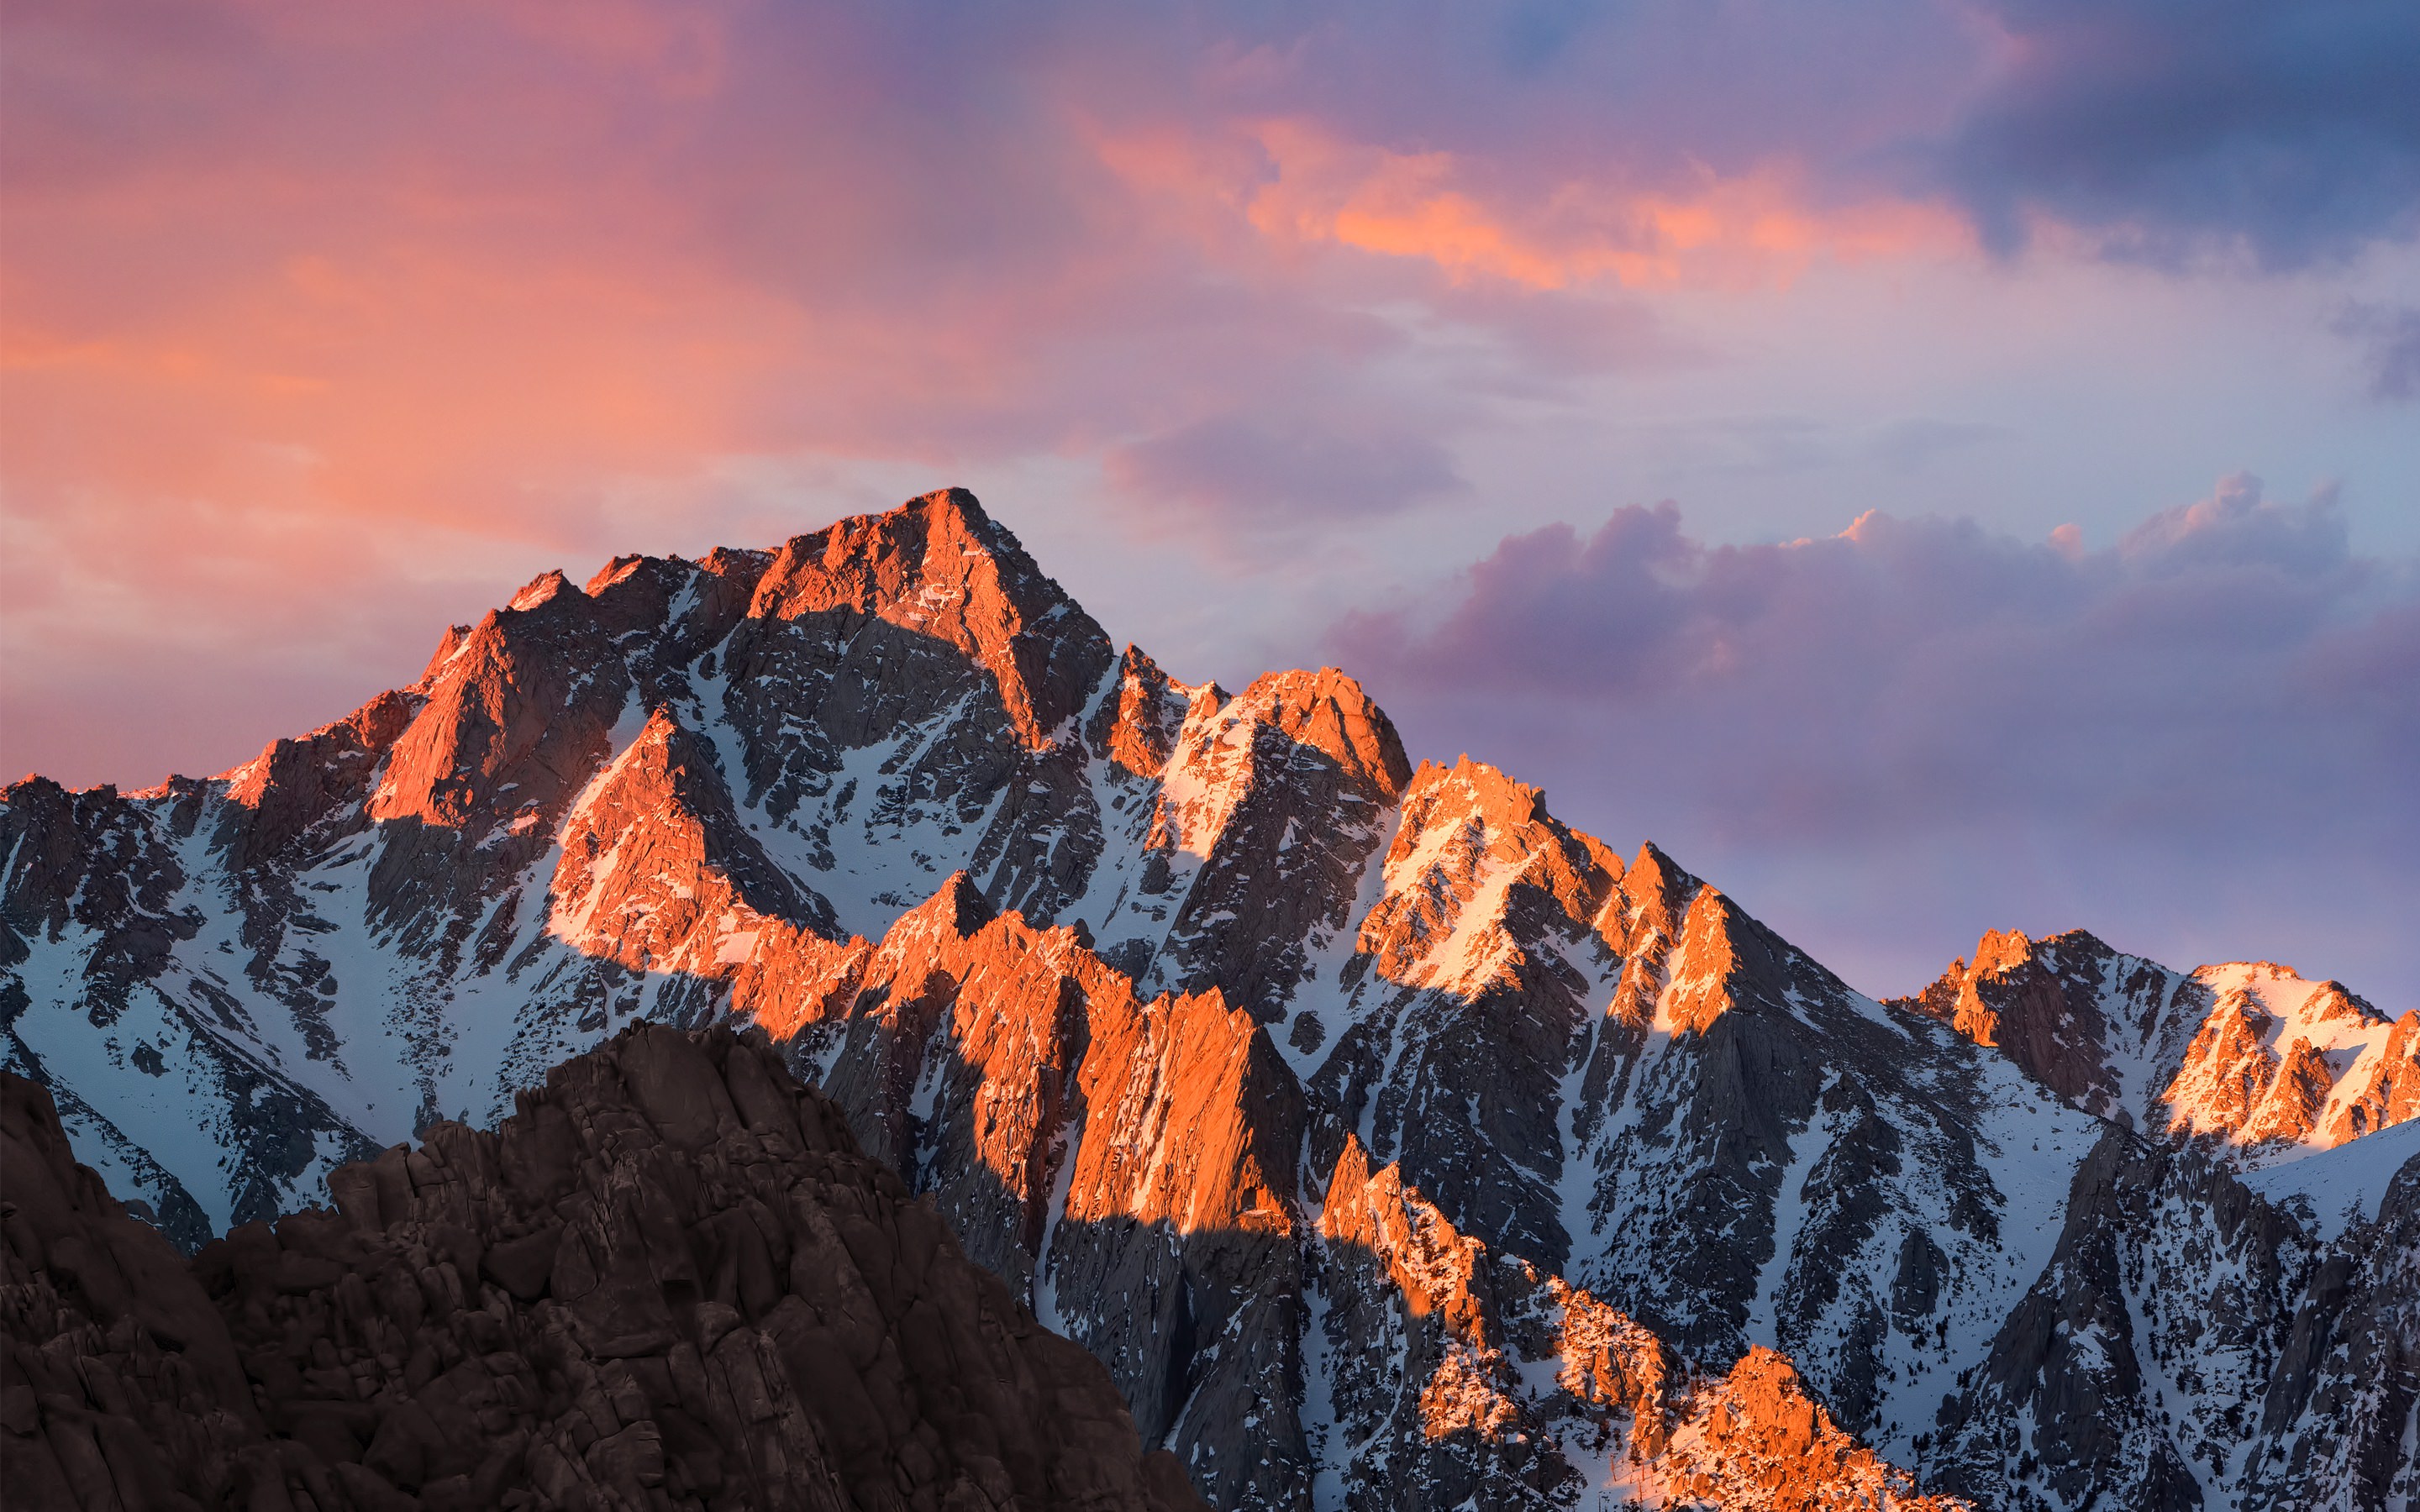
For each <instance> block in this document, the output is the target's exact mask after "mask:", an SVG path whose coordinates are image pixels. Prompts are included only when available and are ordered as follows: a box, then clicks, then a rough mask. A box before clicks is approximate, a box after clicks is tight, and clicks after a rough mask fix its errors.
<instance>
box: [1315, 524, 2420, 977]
mask: <svg viewBox="0 0 2420 1512" xmlns="http://www.w3.org/2000/svg"><path fill="white" fill-rule="evenodd" d="M1331 644H1332V650H1333V653H1334V655H1335V656H1337V657H1338V658H1339V659H1340V661H1341V662H1342V664H1344V665H1348V666H1353V667H1357V668H1358V669H1361V670H1362V671H1363V672H1364V675H1365V676H1366V678H1367V680H1368V681H1369V683H1370V685H1371V687H1373V691H1374V692H1375V693H1376V694H1377V696H1378V697H1379V700H1380V702H1382V703H1384V704H1386V705H1387V707H1388V709H1389V710H1390V711H1391V712H1393V713H1394V714H1395V716H1396V717H1397V719H1398V721H1399V722H1400V723H1402V724H1403V725H1404V729H1405V732H1406V735H1407V738H1408V739H1410V740H1411V741H1412V742H1413V743H1414V744H1415V745H1418V746H1421V747H1423V748H1426V749H1428V750H1430V751H1431V752H1437V753H1443V754H1447V755H1450V754H1451V751H1452V749H1453V748H1463V747H1467V748H1469V749H1470V750H1471V751H1472V752H1473V753H1474V754H1477V755H1481V756H1482V757H1484V758H1486V759H1488V760H1491V761H1495V762H1497V764H1500V765H1503V766H1505V767H1507V768H1508V769H1510V770H1512V771H1514V772H1516V773H1519V774H1521V775H1523V776H1525V777H1527V778H1528V779H1530V780H1534V781H1542V782H1544V784H1545V785H1546V786H1547V788H1548V792H1549V796H1550V799H1551V800H1552V801H1553V802H1554V803H1555V806H1556V808H1557V810H1558V811H1559V812H1564V813H1566V814H1567V815H1568V816H1569V817H1573V818H1575V820H1578V821H1581V822H1584V823H1588V824H1590V825H1591V826H1603V829H1604V831H1605V832H1606V833H1607V834H1608V835H1609V836H1610V837H1611V838H1614V839H1616V840H1617V841H1621V840H1625V839H1636V838H1637V837H1640V836H1652V837H1654V838H1656V839H1658V840H1660V841H1665V842H1666V843H1668V844H1669V845H1670V846H1672V847H1673V848H1674V849H1675V850H1676V851H1677V852H1678V853H1679V854H1681V855H1682V856H1683V859H1684V861H1689V862H1693V863H1694V864H1695V865H1696V866H1697V867H1698V868H1699V870H1701V871H1702V872H1705V873H1707V874H1709V875H1710V876H1713V877H1714V878H1715V879H1717V880H1718V881H1723V882H1724V884H1725V885H1726V886H1727V887H1731V888H1732V889H1733V890H1735V891H1738V892H1740V893H1741V895H1742V896H1743V897H1744V898H1745V900H1746V901H1747V903H1748V904H1749V906H1750V907H1751V908H1757V909H1760V910H1761V911H1762V912H1763V913H1765V914H1766V916H1767V917H1768V918H1772V919H1773V920H1774V921H1775V922H1776V923H1777V924H1779V925H1781V926H1782V928H1783V930H1784V933H1789V934H1792V937H1793V938H1799V939H1801V941H1802V943H1805V944H1807V945H1808V946H1810V948H1814V949H1816V950H1817V953H1818V954H1819V955H1820V956H1823V957H1824V958H1825V959H1827V960H1834V959H1836V956H1837V959H1838V964H1843V965H1844V966H1845V967H1848V968H1850V969H1852V974H1853V976H1854V971H1855V969H1857V968H1862V969H1864V970H1866V971H1868V972H1869V973H1871V974H1872V976H1873V978H1874V979H1876V980H1869V981H1867V982H1865V983H1863V984H1864V985H1868V986H1869V987H1872V988H1874V989H1876V990H1889V991H1903V990H1907V989H1908V988H1910V987H1911V986H1912V985H1913V984H1914V982H1915V980H1916V978H1917V976H1919V975H1920V974H1921V973H1922V972H1923V971H1925V970H1927V969H1929V968H1931V967H1933V966H1936V965H1937V964H1939V963H1938V961H1937V960H1935V957H1936V956H1940V955H1942V953H1943V952H1944V951H1945V950H1946V949H1948V948H1950V947H1952V946H1954V945H1956V944H1959V943H1962V942H1966V941H1971V939H1972V937H1973V936H1974V935H1975V934H1977V933H1980V931H1981V930H1983V929H1984V928H1986V927H2011V926H2014V927H2023V928H2025V929H2028V930H2032V931H2035V932H2037V933H2042V932H2049V931H2055V930H2058V929H2063V928H2068V927H2072V926H2076V925H2085V926H2087V927H2091V928H2093V929H2095V930H2096V931H2098V932H2100V933H2103V934H2104V935H2105V936H2106V937H2108V938H2110V939H2111V941H2112V942H2113V943H2115V944H2117V945H2118V946H2119V947H2120V948H2121V949H2136V950H2140V951H2144V952H2146V953H2151V954H2155V955H2160V954H2163V952H2164V958H2165V959H2168V960H2170V961H2171V962H2172V964H2181V965H2191V964H2196V963H2197V962H2199V961H2201V960H2204V959H2214V958H2218V957H2220V956H2228V957H2232V956H2237V955H2242V954H2243V953H2245V952H2247V951H2251V952H2255V953H2259V952H2263V951H2266V952H2270V953H2274V954H2277V955H2279V956H2281V957H2284V958H2286V959H2288V960H2290V961H2292V962H2293V963H2294V964H2297V965H2298V966H2301V967H2302V968H2303V969H2305V970H2308V971H2315V972H2319V973H2325V974H2334V975H2337V976H2340V977H2343V978H2345V979H2346V980H2348V981H2350V983H2351V984H2352V985H2353V986H2354V987H2355V989H2356V990H2357V991H2359V990H2366V991H2369V992H2371V993H2373V994H2377V995H2380V1000H2381V1003H2384V1002H2386V1001H2388V1000H2393V1001H2395V1002H2397V1003H2398V1004H2400V1005H2402V1006H2412V1003H2411V1001H2410V1000H2411V998H2412V993H2411V991H2410V986H2409V984H2410V982H2411V981H2412V980H2414V970H2415V967H2420V939H2415V937H2414V935H2413V932H2412V928H2411V923H2412V891H2411V887H2410V884H2411V878H2412V859H2411V858H2412V856H2414V855H2420V784H2415V783H2414V782H2413V781H2412V753H2413V752H2414V751H2420V697H2415V696H2414V689H2420V564H2415V563H2410V562H2402V563H2394V562H2386V561H2381V560H2377V559H2373V558H2366V557H2364V556H2361V555H2358V554H2355V553H2353V552H2352V551H2350V549H2349V548H2348V546H2347V543H2346V537H2345V531H2344V527H2343V523H2342V520H2341V518H2340V517H2339V516H2338V514H2337V511H2336V509H2335V504H2334V501H2332V500H2331V499H2329V498H2327V497H2325V496H2321V497H2319V498H2316V499H2313V500H2311V501H2307V502H2304V503H2300V504H2284V503H2278V502H2275V501H2269V500H2266V499H2264V498H2263V497H2262V492H2261V489H2260V486H2259V484H2258V483H2257V481H2255V480H2252V479H2249V478H2242V477H2237V478H2231V479H2228V480H2226V482H2224V483H2222V484H2221V485H2220V486H2219V487H2218V489H2217V490H2216V491H2215V492H2214V493H2213V494H2211V496H2210V497H2209V498H2206V499H2204V500H2201V501H2198V502H2195V503H2192V504H2189V505H2183V506H2180V507H2178V508H2175V509H2171V510H2167V511H2165V512H2164V513H2161V514H2159V515H2156V516H2154V517H2151V518H2149V519H2148V520H2146V521H2144V522H2143V523H2142V524H2141V525H2140V526H2138V527H2137V528H2136V529H2135V530H2133V532H2130V533H2128V534H2127V535H2126V536H2125V537H2124V538H2123V539H2121V540H2119V541H2118V542H2117V543H2115V544H2114V545H2112V546H2109V547H2106V548H2101V549H2097V550H2088V549H2086V548H2084V546H2083V543H2082V542H2081V541H2080V539H2078V538H2077V536H2076V533H2075V532H2072V531H2068V530H2062V531H2061V532H2057V533H2056V534H2055V536H2054V538H2053V539H2052V540H2051V541H2049V542H2045V543H2040V544H2026V543H2022V542H2018V541H2014V540H2010V539H2008V538H2006V537H2002V536H1996V535H1993V534H1992V533H1990V532H1985V531H1983V530H1981V529H1980V528H1978V527H1977V526H1976V525H1974V524H1973V523H1972V522H1969V521H1958V520H1946V519H1933V518H1925V519H1895V518H1892V517H1888V516H1885V515H1880V514H1869V515H1868V516H1866V517H1862V518H1860V519H1859V520H1857V521H1856V523H1855V524H1854V525H1853V526H1852V527H1851V528H1850V529H1849V530H1848V531H1846V532H1843V533H1842V534H1840V535H1838V536H1836V537H1832V538H1830V539H1825V540H1811V541H1799V542H1794V543H1791V544H1788V545H1777V546H1753V547H1708V546H1706V545H1705V544H1703V543H1701V542H1699V541H1698V540H1695V539H1693V538H1691V537H1690V536H1689V535H1688V534H1687V533H1686V532H1685V531H1684V529H1683V522H1682V518H1681V515H1680V513H1679V511H1678V510H1676V509H1675V508H1673V507H1672V506H1671V505H1669V504H1667V505H1663V506H1660V507H1657V508H1653V509H1646V508H1637V507H1633V508H1625V509H1622V510H1621V511H1619V512H1617V513H1616V514H1615V515H1614V516H1613V517H1611V518H1610V519H1609V520H1607V521H1606V523H1605V524H1604V525H1603V526H1601V527H1600V528H1598V529H1597V530H1595V531H1593V532H1587V533H1585V534H1583V533H1581V532H1576V531H1575V530H1573V529H1572V528H1570V527H1569V526H1556V527H1552V528H1550V529H1546V530H1543V531H1538V532H1530V533H1527V534H1523V535H1519V536H1514V537H1512V538H1510V539H1507V540H1506V541H1504V542H1503V544H1502V545H1501V546H1500V547H1499V548H1497V550H1496V551H1495V552H1494V553H1492V554H1491V555H1489V556H1488V557H1486V558H1485V559H1484V560H1482V561H1481V562H1478V563H1475V564H1473V565H1472V566H1471V567H1470V568H1469V569H1468V570H1467V571H1466V573H1465V574H1464V575H1463V576H1462V578H1461V579H1459V580H1458V587H1457V589H1456V591H1455V592H1454V593H1453V594H1450V595H1448V596H1447V597H1446V599H1445V600H1444V602H1443V604H1442V606H1437V605H1423V606H1417V607H1416V606H1412V605H1405V606H1404V607H1401V608H1398V609H1392V610H1388V611H1383V612H1379V613H1374V614H1359V615H1355V616H1351V617H1348V618H1347V619H1345V620H1344V621H1343V622H1342V623H1341V624H1340V625H1338V626H1337V627H1336V629H1335V631H1334V632H1333V635H1332V641H1331ZM1827 944H1831V945H1832V947H1833V951H1832V952H1831V953H1827V951H1826V950H1825V949H1824V947H1825V946H1826V945H1827Z"/></svg>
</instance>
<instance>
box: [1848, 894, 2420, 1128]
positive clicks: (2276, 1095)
mask: <svg viewBox="0 0 2420 1512" xmlns="http://www.w3.org/2000/svg"><path fill="white" fill-rule="evenodd" d="M1892 1006H1893V1007H1896V1008H1903V1009H1908V1010H1912V1011H1916V1012H1919V1013H1924V1014H1927V1015H1929V1016H1931V1017H1932V1018H1936V1019H1939V1020H1940V1021H1942V1022H1943V1023H1945V1024H1947V1025H1949V1026H1952V1027H1953V1028H1955V1029H1956V1030H1957V1031H1958V1032H1959V1033H1961V1034H1962V1035H1965V1036H1966V1037H1967V1038H1969V1039H1971V1040H1973V1041H1975V1042H1976V1043H1978V1044H1983V1045H1991V1046H1994V1047H1996V1048H1998V1049H1999V1050H2000V1051H2001V1052H2002V1053H2003V1054H2004V1055H2006V1056H2007V1057H2009V1059H2010V1060H2013V1061H2015V1062H2016V1063H2017V1065H2019V1066H2020V1067H2022V1068H2024V1071H2025V1072H2026V1073H2027V1074H2028V1075H2031V1076H2032V1077H2034V1078H2035V1079H2036V1080H2038V1081H2040V1083H2042V1085H2044V1086H2046V1087H2048V1088H2051V1089H2053V1090H2054V1091H2055V1092H2057V1093H2058V1094H2059V1095H2060V1096H2061V1097H2063V1098H2064V1099H2066V1100H2067V1102H2068V1103H2071V1105H2073V1106H2075V1107H2078V1108H2081V1109H2083V1110H2084V1111H2086V1112H2087V1113H2094V1114H2099V1115H2102V1116H2103V1117H2107V1118H2112V1119H2117V1120H2118V1121H2119V1122H2122V1123H2124V1124H2125V1125H2126V1126H2127V1127H2129V1128H2138V1127H2139V1128H2144V1129H2152V1130H2157V1131H2158V1132H2160V1133H2161V1134H2183V1135H2186V1136H2189V1137H2191V1136H2211V1137H2210V1138H2209V1140H2208V1142H2209V1143H2210V1144H2211V1147H2212V1148H2213V1149H2221V1150H2224V1151H2226V1153H2227V1154H2228V1155H2229V1156H2230V1157H2231V1158H2232V1161H2233V1164H2235V1165H2239V1166H2243V1167H2247V1168H2249V1167H2257V1166H2259V1165H2268V1164H2272V1163H2273V1162H2276V1161H2279V1160H2291V1159H2295V1158H2298V1157H2300V1156H2302V1155H2305V1154H2308V1153H2310V1152H2311V1151H2313V1150H2316V1149H2331V1148H2333V1147H2335V1146H2336V1145H2340V1144H2343V1143H2344V1142H2345V1141H2346V1140H2348V1139H2357V1138H2359V1137H2361V1136H2362V1135H2363V1134H2370V1133H2372V1132H2374V1131H2376V1130H2380V1129H2383V1128H2385V1127H2387V1126H2388V1125H2390V1124H2396V1123H2401V1122H2403V1121H2404V1120H2405V1119H2409V1118H2411V1117H2412V1115H2413V1113H2415V1112H2420V1010H2410V1011H2406V1012H2405V1013H2404V1015H2403V1016H2402V1017H2401V1018H2400V1019H2396V1020H2389V1019H2388V1018H2387V1017H2386V1016H2385V1015H2384V1014H2382V1013H2381V1012H2379V1011H2378V1010H2376V1009H2374V1008H2372V1007H2371V1006H2370V1005H2369V1004H2368V1003H2366V1002H2365V1001H2363V1000H2362V999H2361V998H2359V997H2356V996H2354V995H2352V994H2351V993H2350V992H2348V991H2347V990H2346V989H2345V988H2344V986H2343V985H2342V984H2341V983H2339V982H2335V981H2305V980H2304V979H2303V978H2302V977H2301V976H2299V975H2297V974H2296V973H2295V972H2294V971H2293V970H2292V969H2291V968H2289V967H2286V966H2281V965H2278V964H2276V963H2274V962H2271V961H2258V962H2242V961H2238V962H2231V963H2229V964H2225V965H2215V966H2203V967H2201V968H2200V969H2199V970H2197V971H2195V972H2193V973H2191V974H2190V975H2187V974H2183V973H2180V972H2176V971H2171V970H2169V969H2167V968H2166V967H2164V966H2162V965H2159V964H2156V963H2153V962H2149V961H2146V960H2143V959H2142V958H2141V957H2139V956H2130V955H2121V954H2119V953H2118V951H2116V950H2113V949H2110V948H2109V947H2108V946H2106V945H2103V944H2102V942H2101V941H2099V940H2098V939H2095V938H2094V937H2093V936H2092V935H2090V934H2088V933H2086V932H2084V931H2083V930H2073V931H2071V932H2069V933H2065V934H2060V935H2055V936H2054V937H2052V938H2050V939H2047V940H2042V941H2040V942H2036V941H2033V940H2029V939H2027V938H2026V937H2025V936H2024V935H2023V934H2021V933H2016V932H2014V931H2009V932H2006V933H2003V932H2000V931H1993V932H1992V933H1988V934H1985V935H1984V936H1983V938H1982V941H1981V942H1980V943H1979V944H1978V945H1977V946H1976V947H1975V963H1974V964H1973V965H1971V966H1970V965H1968V964H1966V963H1965V962H1964V961H1963V960H1959V961H1953V962H1951V963H1950V964H1949V969H1948V970H1947V971H1946V972H1944V973H1943V974H1942V976H1941V978H1940V980H1937V981H1935V982H1933V984H1932V985H1931V986H1930V987H1927V988H1926V989H1925V990H1924V991H1923V992H1922V993H1921V994H1919V995H1916V996H1915V997H1911V998H1905V999H1901V1000H1900V1001H1898V1002H1896V1003H1894V1004H1893V1005H1892Z"/></svg>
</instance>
